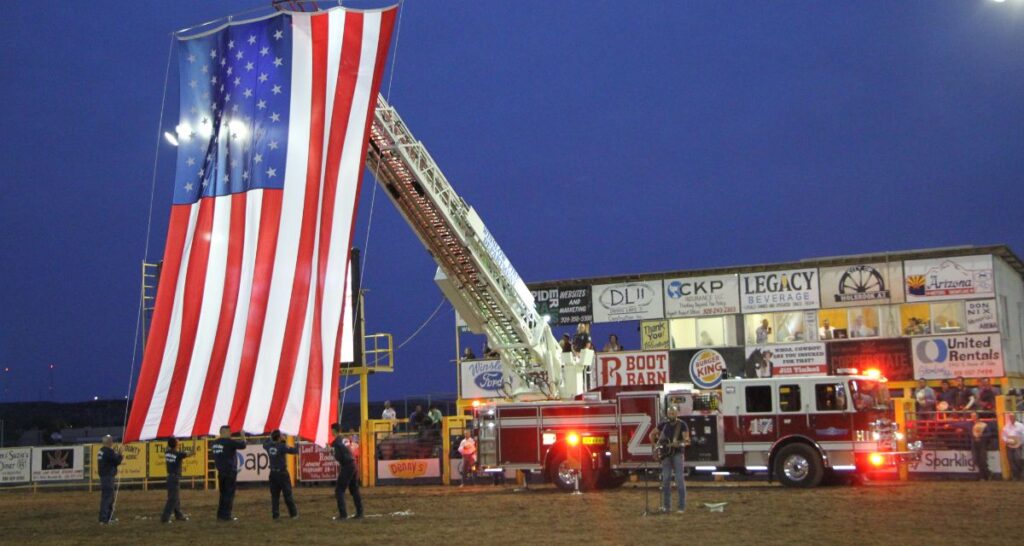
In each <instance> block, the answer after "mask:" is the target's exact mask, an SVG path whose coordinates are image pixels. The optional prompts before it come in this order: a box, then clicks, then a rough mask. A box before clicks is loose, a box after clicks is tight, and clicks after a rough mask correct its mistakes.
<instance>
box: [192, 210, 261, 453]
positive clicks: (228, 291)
mask: <svg viewBox="0 0 1024 546" xmlns="http://www.w3.org/2000/svg"><path fill="white" fill-rule="evenodd" d="M247 195H248V193H236V194H234V195H232V196H231V226H230V228H229V229H230V232H229V233H228V256H227V268H226V269H225V270H224V299H223V301H222V302H221V307H220V317H219V318H218V319H217V337H215V338H214V342H213V352H212V353H211V354H210V368H209V370H207V372H206V383H204V384H203V394H202V398H200V400H199V409H198V410H197V411H196V420H195V424H194V425H193V426H192V436H203V435H206V434H209V433H210V430H211V429H210V425H211V424H212V423H211V421H212V420H213V411H214V409H215V408H216V407H217V392H218V391H219V390H220V382H221V377H222V375H223V373H224V361H225V359H226V358H227V353H228V345H229V344H230V342H231V330H232V328H233V326H234V321H235V309H236V308H237V306H238V287H239V284H240V279H241V277H242V257H243V256H242V253H243V251H244V250H245V221H246V218H245V206H246V196H247Z"/></svg>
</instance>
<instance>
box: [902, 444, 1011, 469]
mask: <svg viewBox="0 0 1024 546" xmlns="http://www.w3.org/2000/svg"><path fill="white" fill-rule="evenodd" d="M908 470H910V472H920V473H927V474H974V473H977V472H978V467H977V466H975V465H974V456H973V455H972V454H971V452H970V451H946V450H930V449H929V450H925V451H922V452H921V460H920V461H914V462H911V463H909V465H908ZM988 470H989V472H995V473H997V474H998V473H999V472H1002V465H1001V462H1000V458H999V451H989V452H988Z"/></svg>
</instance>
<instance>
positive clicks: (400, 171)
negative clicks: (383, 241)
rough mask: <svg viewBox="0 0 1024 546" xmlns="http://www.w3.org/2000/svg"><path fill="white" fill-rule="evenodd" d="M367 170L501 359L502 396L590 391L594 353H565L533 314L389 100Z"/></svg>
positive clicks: (506, 266)
mask: <svg viewBox="0 0 1024 546" xmlns="http://www.w3.org/2000/svg"><path fill="white" fill-rule="evenodd" d="M366 166H367V167H368V168H369V169H370V171H371V172H373V174H374V176H375V177H376V179H377V182H378V183H379V184H380V185H381V186H382V187H383V189H384V190H386V191H387V193H388V196H389V197H390V198H391V201H392V202H394V203H395V206H397V207H398V210H399V211H400V212H401V213H402V216H404V217H405V220H406V221H407V222H408V223H409V225H410V226H411V227H412V228H413V231H415V232H416V235H417V236H418V237H419V238H420V241H421V242H422V243H423V245H424V246H426V247H427V250H428V251H429V252H430V254H431V256H433V258H434V261H435V262H437V265H438V268H437V272H436V274H435V276H434V281H435V282H436V283H437V285H438V286H439V287H440V288H441V291H442V292H443V293H444V295H445V296H446V297H447V298H448V299H449V300H450V301H451V302H452V305H453V306H454V307H455V310H456V311H457V312H458V313H459V316H460V317H462V319H463V320H465V321H466V324H467V325H468V327H469V330H470V331H472V332H474V333H477V334H486V335H487V340H488V344H489V346H490V347H491V348H492V349H495V350H497V351H498V352H499V354H500V355H501V361H502V366H503V367H504V370H505V372H506V374H505V377H506V380H505V384H504V391H505V392H504V394H505V395H506V396H507V397H509V398H512V397H516V398H522V399H525V398H529V397H530V396H531V395H533V396H536V394H537V393H539V394H541V395H543V396H545V397H547V398H562V399H568V398H572V397H573V396H575V395H577V394H580V393H581V392H583V390H584V389H585V383H584V381H583V374H584V372H585V370H586V369H587V368H588V367H589V365H590V363H591V362H592V361H593V351H591V350H583V351H580V353H579V355H575V354H573V353H563V352H562V349H561V347H560V346H559V344H558V341H557V340H556V339H555V337H554V335H553V334H552V333H551V328H550V326H549V325H548V324H547V322H546V321H544V320H543V319H542V318H541V317H540V315H539V314H538V313H537V310H536V309H535V308H534V300H533V295H532V294H531V293H530V290H529V289H528V288H527V287H526V284H525V283H524V282H523V280H522V279H521V278H520V277H519V274H518V273H517V272H516V269H515V267H513V266H512V263H511V262H509V260H508V258H507V257H506V256H505V253H504V252H503V251H502V250H501V247H500V246H498V243H497V242H496V241H495V240H494V237H493V236H491V233H490V232H489V231H488V230H487V227H486V226H485V225H484V223H483V221H482V220H481V219H480V216H479V215H477V213H476V210H474V209H473V207H471V206H469V204H468V203H466V201H465V200H464V199H462V198H461V197H459V196H458V194H456V193H455V190H453V189H452V187H451V184H449V183H448V179H446V178H445V176H444V174H443V173H442V172H441V169H440V168H439V167H438V166H437V164H436V163H435V162H434V160H433V158H431V157H430V153H429V152H427V149H426V147H424V146H423V144H422V143H421V142H420V141H418V140H416V139H415V138H414V137H413V136H412V133H411V132H410V131H409V128H408V127H407V126H406V125H405V123H404V122H403V121H402V118H401V117H400V116H399V115H398V112H396V111H395V109H394V107H392V106H391V105H389V104H388V103H387V101H385V100H384V97H382V96H379V95H378V96H377V107H376V110H375V113H374V118H373V127H372V128H371V131H370V146H369V148H368V152H367V154H366ZM510 374H514V375H515V376H516V377H518V378H519V379H520V381H519V382H518V383H516V384H514V383H513V382H512V381H511V380H510V379H508V378H510V377H511V375H510Z"/></svg>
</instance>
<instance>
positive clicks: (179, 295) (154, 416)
mask: <svg viewBox="0 0 1024 546" xmlns="http://www.w3.org/2000/svg"><path fill="white" fill-rule="evenodd" d="M200 203H202V201H197V202H195V203H193V204H192V205H191V206H190V207H189V211H188V231H187V232H186V234H185V245H184V246H183V248H182V250H181V253H182V254H181V267H180V268H179V269H178V283H177V285H176V286H175V287H174V306H173V307H172V308H171V322H170V326H169V328H168V330H167V332H168V333H167V344H166V345H164V356H163V359H162V360H161V361H160V375H158V376H157V380H156V388H155V389H153V399H152V400H150V402H149V411H148V412H147V413H146V422H145V423H143V425H142V434H141V437H142V438H156V434H157V430H158V429H159V428H160V421H161V420H162V419H163V417H164V404H165V403H166V402H167V392H168V391H169V390H170V388H171V377H172V376H173V375H174V363H175V361H176V360H177V359H178V344H179V343H180V342H181V318H182V317H181V316H182V312H183V308H184V306H185V281H187V280H188V279H187V278H186V277H188V261H189V255H190V254H192V236H193V235H195V231H196V220H197V219H198V217H199V205H200Z"/></svg>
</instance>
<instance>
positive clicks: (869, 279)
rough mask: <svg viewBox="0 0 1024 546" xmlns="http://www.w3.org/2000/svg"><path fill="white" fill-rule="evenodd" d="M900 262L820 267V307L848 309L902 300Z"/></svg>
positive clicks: (901, 269) (901, 270)
mask: <svg viewBox="0 0 1024 546" xmlns="http://www.w3.org/2000/svg"><path fill="white" fill-rule="evenodd" d="M902 279H903V264H902V263H901V262H894V263H893V262H890V263H888V264H886V263H872V264H858V265H844V266H840V267H823V268H821V306H822V307H849V306H852V305H874V304H879V303H893V302H900V301H903V283H902Z"/></svg>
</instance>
